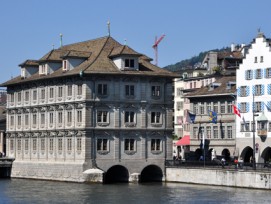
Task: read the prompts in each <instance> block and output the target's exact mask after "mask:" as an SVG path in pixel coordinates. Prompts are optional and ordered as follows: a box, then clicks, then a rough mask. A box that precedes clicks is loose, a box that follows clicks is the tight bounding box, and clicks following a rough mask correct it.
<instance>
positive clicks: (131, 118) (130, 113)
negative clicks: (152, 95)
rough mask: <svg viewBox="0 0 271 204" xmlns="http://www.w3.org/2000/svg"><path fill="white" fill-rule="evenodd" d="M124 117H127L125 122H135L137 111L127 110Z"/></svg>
mask: <svg viewBox="0 0 271 204" xmlns="http://www.w3.org/2000/svg"><path fill="white" fill-rule="evenodd" d="M124 117H125V118H124V122H125V123H133V122H135V112H133V111H125V114H124Z"/></svg>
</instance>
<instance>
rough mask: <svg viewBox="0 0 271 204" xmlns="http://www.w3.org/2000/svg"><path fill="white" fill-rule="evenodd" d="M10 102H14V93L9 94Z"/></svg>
mask: <svg viewBox="0 0 271 204" xmlns="http://www.w3.org/2000/svg"><path fill="white" fill-rule="evenodd" d="M10 102H14V93H11V94H10Z"/></svg>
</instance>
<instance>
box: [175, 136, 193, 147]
mask: <svg viewBox="0 0 271 204" xmlns="http://www.w3.org/2000/svg"><path fill="white" fill-rule="evenodd" d="M176 145H177V146H185V145H190V135H185V136H183V138H181V139H179V140H178V142H176Z"/></svg>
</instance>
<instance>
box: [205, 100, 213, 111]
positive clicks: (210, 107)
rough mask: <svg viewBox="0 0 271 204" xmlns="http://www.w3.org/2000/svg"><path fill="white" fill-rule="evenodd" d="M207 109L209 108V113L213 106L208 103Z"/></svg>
mask: <svg viewBox="0 0 271 204" xmlns="http://www.w3.org/2000/svg"><path fill="white" fill-rule="evenodd" d="M206 107H207V111H209V110H212V104H211V102H207V105H206Z"/></svg>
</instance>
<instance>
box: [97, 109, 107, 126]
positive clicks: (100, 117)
mask: <svg viewBox="0 0 271 204" xmlns="http://www.w3.org/2000/svg"><path fill="white" fill-rule="evenodd" d="M107 116H108V111H98V112H97V122H98V123H107V122H108V120H107Z"/></svg>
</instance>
